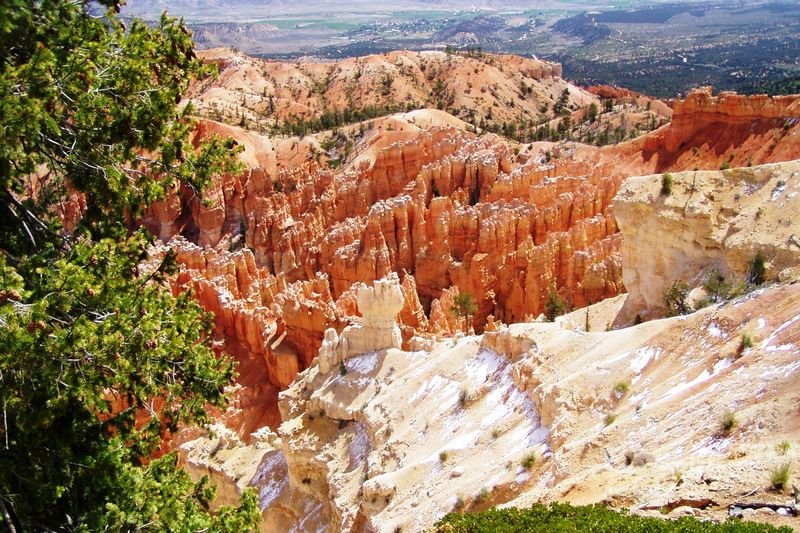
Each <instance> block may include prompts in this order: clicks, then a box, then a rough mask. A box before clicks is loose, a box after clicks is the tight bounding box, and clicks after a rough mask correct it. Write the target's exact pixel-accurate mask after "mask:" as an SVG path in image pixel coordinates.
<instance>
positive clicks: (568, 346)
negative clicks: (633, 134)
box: [187, 283, 800, 532]
mask: <svg viewBox="0 0 800 533" xmlns="http://www.w3.org/2000/svg"><path fill="white" fill-rule="evenodd" d="M624 299H625V296H622V297H620V298H617V299H616V300H614V301H613V302H611V304H610V305H609V302H603V303H602V304H598V306H592V311H593V316H594V317H595V319H597V320H600V319H602V321H603V322H605V320H613V316H614V314H615V313H617V312H618V311H619V307H620V306H621V305H622V304H623V303H624ZM798 304H800V285H798V284H796V283H795V284H786V285H782V286H777V287H769V288H766V289H763V290H760V291H756V292H754V293H752V294H751V295H750V296H749V297H747V298H744V299H742V300H740V301H737V302H729V303H727V304H723V305H720V306H713V307H709V308H706V309H703V310H701V311H699V312H696V313H694V314H692V315H690V316H687V317H675V318H669V319H662V320H653V321H649V322H646V323H643V324H640V325H638V326H633V327H630V328H625V329H618V330H612V331H608V332H605V331H593V332H584V331H579V330H578V331H576V330H575V329H574V328H573V327H571V326H567V325H568V324H571V323H573V322H576V321H578V322H582V315H583V312H584V311H583V310H581V311H577V312H575V313H574V314H575V315H579V316H576V317H571V316H568V317H563V319H562V320H559V321H557V322H556V323H549V324H547V323H528V324H513V325H511V326H499V327H498V329H497V331H495V332H491V333H486V334H484V335H483V336H471V337H462V338H459V339H448V340H446V341H444V342H439V343H435V344H434V345H433V346H432V347H431V348H430V349H429V350H426V351H423V352H404V351H401V350H396V349H389V350H382V351H379V352H370V353H366V354H361V355H353V356H351V357H349V358H348V359H347V360H346V361H344V363H343V365H344V367H345V368H344V370H345V372H330V373H323V372H321V369H320V368H318V367H317V366H312V367H310V368H309V369H307V370H305V371H304V372H302V373H301V374H300V375H299V376H298V378H297V380H296V381H295V382H294V383H293V384H292V385H291V386H290V387H289V388H288V389H287V390H286V391H284V392H283V393H281V400H280V408H281V417H282V420H283V423H282V424H281V426H280V428H279V430H278V438H274V437H273V438H272V440H271V444H270V446H267V445H266V444H258V443H257V442H256V443H255V444H251V445H249V448H248V449H250V450H252V453H253V457H255V458H257V459H258V458H260V461H259V460H255V461H254V460H252V459H251V460H244V457H243V456H240V455H238V454H237V453H236V450H240V451H241V450H243V449H244V448H242V447H236V446H234V447H229V446H228V444H227V442H234V439H231V440H230V441H226V443H224V444H223V445H218V444H216V443H215V442H213V441H212V442H207V441H204V440H199V441H195V442H194V443H192V444H191V445H190V446H188V447H187V450H189V452H190V453H192V461H193V466H192V468H193V469H194V470H196V471H197V472H198V473H201V472H205V471H207V469H210V470H211V471H212V472H216V474H215V475H216V479H217V480H220V481H222V482H227V483H228V487H227V488H226V489H225V490H224V491H223V494H235V490H236V489H235V488H234V482H236V483H238V484H239V486H244V485H250V486H254V487H256V488H257V490H259V492H260V494H261V495H262V499H261V504H262V509H263V512H264V516H265V523H264V525H263V526H262V527H263V530H264V531H270V530H271V529H270V528H274V527H278V526H277V525H280V526H279V527H281V528H282V529H281V530H291V529H292V528H297V529H303V528H313V529H314V530H319V529H322V528H325V529H326V530H328V531H332V532H339V531H394V530H396V528H398V527H400V528H402V530H404V531H412V532H417V531H428V530H430V527H431V525H432V524H433V523H434V522H435V521H436V520H437V519H438V518H439V517H441V516H442V515H443V514H445V513H447V512H450V511H452V510H454V509H458V510H462V511H475V510H482V509H486V508H489V507H491V506H495V505H501V504H502V505H513V506H519V507H526V506H529V505H530V504H532V503H534V502H536V501H552V500H558V501H569V502H571V503H573V504H589V503H597V502H601V501H606V502H607V503H610V504H611V505H617V506H624V507H626V508H629V509H631V510H632V511H633V512H635V513H637V514H650V515H653V516H660V513H662V512H665V510H666V512H670V511H672V513H671V516H678V514H679V513H680V511H679V510H677V511H674V509H675V508H676V507H678V505H677V504H675V502H680V501H688V500H701V499H706V498H707V499H709V500H710V501H711V502H713V503H712V504H708V505H704V506H702V508H698V509H695V510H693V512H694V513H696V514H697V515H698V516H700V517H702V518H707V519H708V518H710V519H715V520H724V519H726V518H727V512H728V511H727V506H728V505H729V504H730V503H732V502H734V501H737V502H742V501H744V502H770V503H775V504H786V503H787V502H790V500H791V498H790V497H789V496H786V495H783V494H780V493H777V492H775V491H771V490H770V489H769V488H768V480H769V477H770V471H771V469H774V468H775V466H777V465H780V464H783V463H785V462H787V461H794V460H796V459H797V457H798V455H797V451H796V450H795V449H794V446H793V445H791V446H790V448H789V450H788V451H782V450H783V449H782V448H781V447H780V446H778V444H779V443H781V442H784V441H789V442H796V440H797V437H798V430H797V427H796V424H795V422H794V419H793V418H792V417H791V416H782V415H785V413H786V412H791V411H792V410H793V409H794V408H795V407H796V402H797V401H798V400H799V399H800V396H798V391H799V390H800V383H799V382H798V380H800V371H799V370H800V363H798V361H797V357H796V355H797V349H798V348H797V347H798V344H799V343H800V321H798V320H797V306H798ZM595 307H597V308H595ZM565 326H566V327H565ZM744 332H747V333H748V334H749V335H751V336H752V339H753V344H752V346H751V347H750V348H747V349H746V350H745V351H744V352H742V351H741V349H740V339H741V336H742V334H743V333H744ZM754 387H757V390H758V394H754V393H753V391H754ZM726 411H731V412H735V416H736V419H737V421H738V424H737V425H736V426H735V427H734V428H733V429H731V430H727V431H726V430H724V429H723V426H722V419H723V414H724V413H725V412H726ZM257 447H259V448H257ZM276 448H277V449H276ZM487 453H488V454H491V460H487ZM637 458H638V459H637ZM256 464H257V466H255V468H254V465H256ZM205 465H208V466H205ZM254 469H255V473H253V470H254ZM676 472H680V476H677V475H676ZM237 480H238V481H237ZM232 491H234V492H232ZM764 519H766V520H768V521H770V522H772V523H774V524H776V525H791V524H792V522H791V521H792V520H794V519H793V518H791V517H786V518H784V517H781V516H779V515H777V514H771V515H770V516H768V517H764Z"/></svg>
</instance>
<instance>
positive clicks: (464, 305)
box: [450, 292, 478, 333]
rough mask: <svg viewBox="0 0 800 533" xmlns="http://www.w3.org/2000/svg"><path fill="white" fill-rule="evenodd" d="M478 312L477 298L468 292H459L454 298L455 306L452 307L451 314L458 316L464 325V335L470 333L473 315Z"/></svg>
mask: <svg viewBox="0 0 800 533" xmlns="http://www.w3.org/2000/svg"><path fill="white" fill-rule="evenodd" d="M477 310H478V305H477V304H476V303H475V298H473V296H472V295H471V294H470V293H468V292H459V293H458V294H456V297H455V298H453V305H452V306H450V312H451V313H453V314H454V315H456V317H458V318H459V319H460V320H462V321H463V323H464V333H469V328H470V326H471V325H472V315H474V314H475V311H477Z"/></svg>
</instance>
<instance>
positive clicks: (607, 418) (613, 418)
mask: <svg viewBox="0 0 800 533" xmlns="http://www.w3.org/2000/svg"><path fill="white" fill-rule="evenodd" d="M616 420H617V415H616V414H614V413H608V414H607V415H606V416H605V417H603V424H604V425H606V426H610V425H611V424H613V423H614V422H615V421H616Z"/></svg>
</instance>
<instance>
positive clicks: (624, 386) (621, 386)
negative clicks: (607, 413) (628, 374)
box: [614, 381, 631, 397]
mask: <svg viewBox="0 0 800 533" xmlns="http://www.w3.org/2000/svg"><path fill="white" fill-rule="evenodd" d="M630 388H631V384H630V382H629V381H619V382H617V384H616V385H614V394H616V395H617V396H619V397H622V396H625V395H626V394H628V391H629V390H630Z"/></svg>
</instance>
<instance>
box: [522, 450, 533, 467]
mask: <svg viewBox="0 0 800 533" xmlns="http://www.w3.org/2000/svg"><path fill="white" fill-rule="evenodd" d="M536 460H537V457H536V454H535V453H533V452H531V453H529V454H528V455H526V456H525V457H523V458H522V462H521V463H520V464H521V465H522V468H524V469H525V470H530V469H531V468H533V465H535V464H536Z"/></svg>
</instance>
